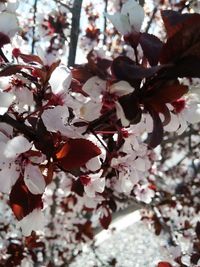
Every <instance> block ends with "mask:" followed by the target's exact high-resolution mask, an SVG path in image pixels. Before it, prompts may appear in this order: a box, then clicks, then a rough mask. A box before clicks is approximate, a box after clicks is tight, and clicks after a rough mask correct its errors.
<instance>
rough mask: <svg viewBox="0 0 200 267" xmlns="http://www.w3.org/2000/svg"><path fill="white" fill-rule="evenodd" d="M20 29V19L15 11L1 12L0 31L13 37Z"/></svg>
mask: <svg viewBox="0 0 200 267" xmlns="http://www.w3.org/2000/svg"><path fill="white" fill-rule="evenodd" d="M18 29H19V26H18V21H17V17H16V15H15V14H14V13H8V12H2V13H0V32H2V33H4V34H6V35H8V36H9V37H13V36H14V35H15V33H16V32H17V31H18Z"/></svg>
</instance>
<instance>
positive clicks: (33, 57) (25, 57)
mask: <svg viewBox="0 0 200 267" xmlns="http://www.w3.org/2000/svg"><path fill="white" fill-rule="evenodd" d="M18 56H19V57H20V58H21V59H22V60H23V61H24V62H25V63H33V62H35V63H39V64H41V65H43V64H44V63H43V61H42V60H41V58H40V57H38V56H36V55H26V54H22V53H20V54H19V55H18Z"/></svg>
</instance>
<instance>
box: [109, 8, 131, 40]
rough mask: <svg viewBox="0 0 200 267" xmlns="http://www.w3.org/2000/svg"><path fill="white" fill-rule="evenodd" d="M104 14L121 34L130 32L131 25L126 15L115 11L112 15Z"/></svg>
mask: <svg viewBox="0 0 200 267" xmlns="http://www.w3.org/2000/svg"><path fill="white" fill-rule="evenodd" d="M105 16H106V17H107V18H108V19H109V20H110V21H111V22H112V24H113V25H114V27H115V28H116V29H117V30H118V31H119V32H120V33H121V34H122V35H126V34H128V33H129V32H131V26H130V23H129V19H128V16H126V15H122V14H120V13H115V14H113V15H109V14H105Z"/></svg>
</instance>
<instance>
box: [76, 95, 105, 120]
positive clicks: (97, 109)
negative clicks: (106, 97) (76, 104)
mask: <svg viewBox="0 0 200 267" xmlns="http://www.w3.org/2000/svg"><path fill="white" fill-rule="evenodd" d="M101 108H102V103H101V102H96V101H92V100H91V101H89V102H88V103H86V104H85V105H83V106H82V107H81V110H80V115H81V117H82V118H83V119H85V120H87V121H93V120H95V119H97V118H99V116H100V114H101Z"/></svg>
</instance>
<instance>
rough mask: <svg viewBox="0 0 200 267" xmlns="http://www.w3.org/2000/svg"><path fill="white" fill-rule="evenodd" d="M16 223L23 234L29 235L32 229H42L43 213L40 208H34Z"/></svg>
mask: <svg viewBox="0 0 200 267" xmlns="http://www.w3.org/2000/svg"><path fill="white" fill-rule="evenodd" d="M18 225H19V227H21V229H22V233H23V235H25V236H29V235H31V232H32V231H38V230H43V229H44V225H45V217H44V214H43V212H42V211H41V210H40V209H34V210H33V211H32V212H31V213H29V214H28V215H27V216H26V217H24V218H23V219H22V220H21V221H19V222H18Z"/></svg>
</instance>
